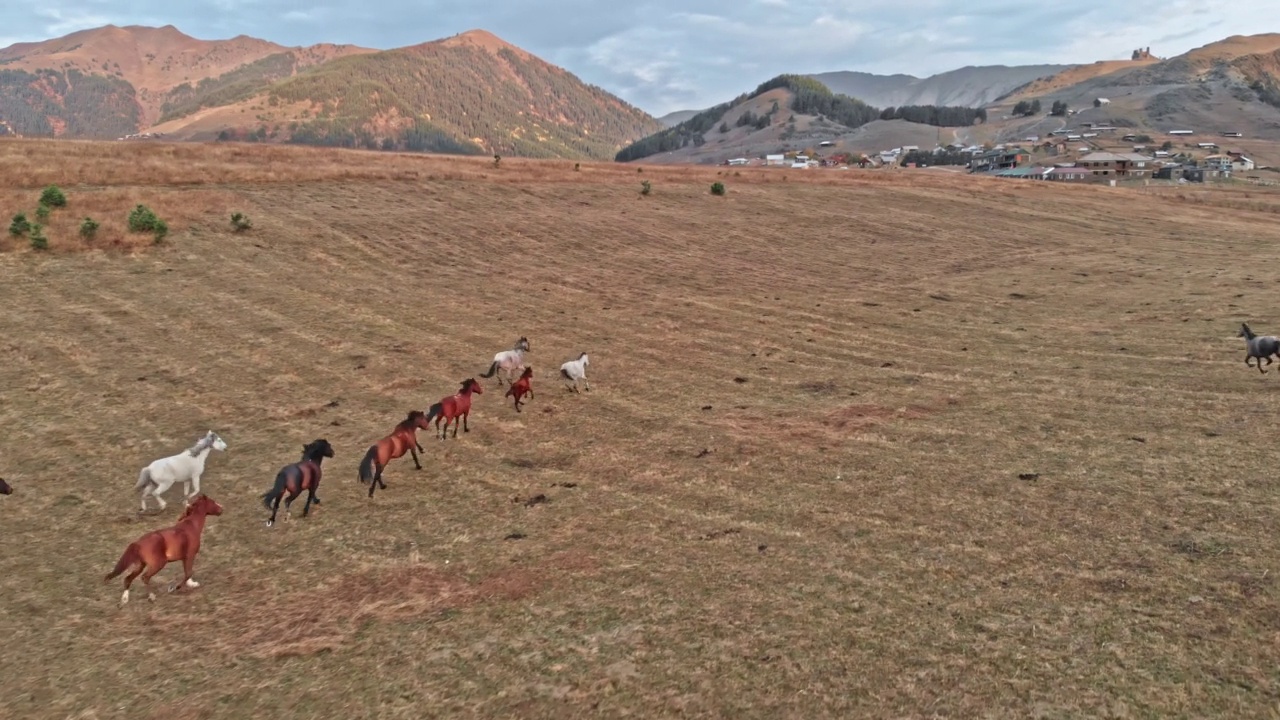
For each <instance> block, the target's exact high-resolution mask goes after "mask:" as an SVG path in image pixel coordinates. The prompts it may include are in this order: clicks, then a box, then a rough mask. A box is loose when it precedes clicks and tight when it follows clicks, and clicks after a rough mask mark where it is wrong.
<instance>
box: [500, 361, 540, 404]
mask: <svg viewBox="0 0 1280 720" xmlns="http://www.w3.org/2000/svg"><path fill="white" fill-rule="evenodd" d="M532 382H533V366H532V365H530V366H529V367H526V368H525V369H524V373H523V374H522V375H520V379H519V380H517V381H515V382H513V383H511V387H509V388H507V394H506V395H505V396H504V397H514V398H515V399H516V412H520V398H522V397H524V396H525V395H528V396H529V397H530V398H532V397H533V385H532V384H531V383H532Z"/></svg>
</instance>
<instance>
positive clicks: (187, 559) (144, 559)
mask: <svg viewBox="0 0 1280 720" xmlns="http://www.w3.org/2000/svg"><path fill="white" fill-rule="evenodd" d="M221 514H222V506H221V505H219V504H218V503H216V502H214V501H213V498H211V497H209V496H208V495H204V494H201V495H199V496H198V497H197V498H196V500H195V502H193V503H191V504H190V505H188V506H187V508H186V510H185V511H184V512H183V513H182V518H181V519H179V520H178V522H177V523H176V524H175V525H172V526H170V527H167V528H161V529H160V530H152V531H151V532H149V533H147V534H145V535H143V536H142V537H140V538H138V539H137V540H134V541H133V542H131V543H129V546H128V547H126V548H125V549H124V554H123V555H121V556H120V560H119V561H118V562H117V563H116V566H115V568H114V569H112V571H111V572H109V573H107V576H106V577H105V578H103V580H102V581H103V582H104V583H106V582H111V579H112V578H114V577H115V576H117V575H119V574H120V573H122V572H124V571H125V570H127V569H129V568H130V567H133V566H137V567H135V568H134V570H133V572H131V573H129V574H128V575H126V576H125V578H124V594H122V595H121V596H120V604H121V605H124V604H125V603H127V602H129V586H130V585H132V584H133V579H134V578H136V577H138V575H139V574H142V572H143V570H145V571H146V573H145V574H142V584H143V585H145V586H146V587H147V599H148V600H155V599H156V594H155V593H154V592H152V590H151V578H153V577H155V574H156V573H158V572H160V571H161V570H162V569H163V568H164V566H165V565H166V564H167V563H169V562H171V561H173V560H181V561H182V579H181V580H179V581H178V582H176V583H174V584H172V585H170V586H169V592H173V591H174V590H176V589H178V588H179V587H181V586H183V585H186V586H187V587H192V588H195V587H200V583H198V582H196V581H195V580H192V579H191V570H192V566H193V565H194V564H195V561H196V553H198V552H200V536H201V535H202V534H203V533H204V521H205V518H206V517H208V516H209V515H221Z"/></svg>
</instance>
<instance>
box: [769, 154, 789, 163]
mask: <svg viewBox="0 0 1280 720" xmlns="http://www.w3.org/2000/svg"><path fill="white" fill-rule="evenodd" d="M786 162H787V156H786V155H765V156H764V164H765V165H785V164H786Z"/></svg>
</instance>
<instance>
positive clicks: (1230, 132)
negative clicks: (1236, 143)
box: [1222, 130, 1244, 137]
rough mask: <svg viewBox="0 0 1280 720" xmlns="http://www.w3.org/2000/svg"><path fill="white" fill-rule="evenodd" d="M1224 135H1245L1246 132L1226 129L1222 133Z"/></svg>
mask: <svg viewBox="0 0 1280 720" xmlns="http://www.w3.org/2000/svg"><path fill="white" fill-rule="evenodd" d="M1222 137H1244V133H1240V132H1236V131H1235V130H1226V131H1224V132H1223V133H1222Z"/></svg>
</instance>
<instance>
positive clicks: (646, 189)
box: [640, 180, 653, 195]
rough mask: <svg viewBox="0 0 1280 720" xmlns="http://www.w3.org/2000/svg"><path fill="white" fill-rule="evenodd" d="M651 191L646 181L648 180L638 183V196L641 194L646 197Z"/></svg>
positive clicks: (651, 187) (650, 186)
mask: <svg viewBox="0 0 1280 720" xmlns="http://www.w3.org/2000/svg"><path fill="white" fill-rule="evenodd" d="M652 190H653V186H652V185H650V184H649V181H648V180H641V181H640V194H641V195H648V194H649V193H650V191H652Z"/></svg>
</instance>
